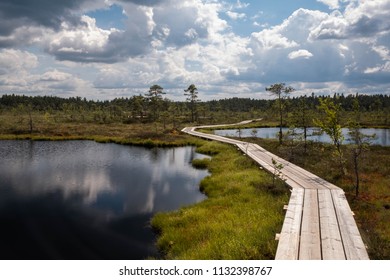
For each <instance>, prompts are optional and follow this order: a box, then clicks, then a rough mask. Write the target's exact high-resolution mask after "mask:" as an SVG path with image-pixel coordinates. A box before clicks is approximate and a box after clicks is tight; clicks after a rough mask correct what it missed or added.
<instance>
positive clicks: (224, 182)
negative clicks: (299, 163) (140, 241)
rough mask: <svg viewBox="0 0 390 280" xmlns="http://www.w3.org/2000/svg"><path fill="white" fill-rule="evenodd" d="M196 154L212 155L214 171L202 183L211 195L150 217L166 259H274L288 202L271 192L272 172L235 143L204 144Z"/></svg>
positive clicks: (208, 194) (205, 190)
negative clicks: (189, 204) (239, 148)
mask: <svg viewBox="0 0 390 280" xmlns="http://www.w3.org/2000/svg"><path fill="white" fill-rule="evenodd" d="M198 152H201V153H205V154H208V155H213V157H212V159H211V160H210V161H209V162H208V169H209V171H210V172H211V175H210V176H208V177H206V178H205V179H204V180H203V181H202V182H201V186H200V188H201V190H202V191H203V192H204V193H205V194H206V195H207V196H208V198H207V199H206V200H205V201H203V202H201V203H198V204H195V205H192V206H189V207H185V208H183V209H180V210H178V211H174V212H169V213H159V214H157V215H156V216H155V217H154V218H153V220H152V226H153V228H154V229H155V230H156V231H157V232H158V241H157V246H158V249H159V250H160V251H161V252H162V254H163V257H164V258H166V259H273V258H274V255H275V252H276V248H277V241H275V234H276V233H278V232H279V231H280V229H281V226H282V223H283V219H284V214H285V213H284V211H283V205H284V204H286V203H287V202H288V198H289V194H288V193H289V192H288V189H287V187H285V188H284V191H283V192H277V193H272V192H269V191H268V190H269V188H268V187H269V184H270V181H271V178H270V176H271V175H270V174H268V173H266V172H265V171H261V170H260V169H259V167H258V166H257V165H256V164H255V163H253V161H252V160H251V159H249V158H247V157H246V156H244V155H242V153H240V152H238V151H237V150H236V149H235V148H234V147H232V146H229V145H226V144H221V143H216V142H204V144H203V145H201V146H200V147H199V148H198Z"/></svg>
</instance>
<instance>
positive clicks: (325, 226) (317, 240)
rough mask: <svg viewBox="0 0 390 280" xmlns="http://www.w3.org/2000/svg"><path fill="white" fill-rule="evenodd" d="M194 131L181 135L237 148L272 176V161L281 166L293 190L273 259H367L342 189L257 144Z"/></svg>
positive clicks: (187, 129)
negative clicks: (189, 135) (188, 135)
mask: <svg viewBox="0 0 390 280" xmlns="http://www.w3.org/2000/svg"><path fill="white" fill-rule="evenodd" d="M204 127H217V126H204ZM198 128H200V127H198ZM195 129H196V128H195V127H188V128H184V129H183V132H186V133H188V134H191V135H194V136H198V137H202V138H205V139H210V140H216V141H220V142H224V143H229V144H233V145H236V146H237V147H238V148H239V149H241V150H242V151H243V152H244V153H246V154H248V156H250V157H251V158H252V159H254V160H255V161H256V162H257V163H259V164H260V165H261V166H262V167H263V168H264V169H266V170H268V171H269V172H271V173H273V172H274V166H273V164H272V159H275V160H276V161H277V162H278V163H281V164H283V169H282V170H281V172H282V173H283V178H284V179H285V181H286V183H287V184H288V185H289V186H290V187H292V194H291V197H290V202H289V204H288V207H287V211H286V216H285V219H284V223H283V227H282V232H281V233H280V236H279V245H278V249H277V252H276V259H289V260H292V259H321V258H323V259H331V260H334V259H364V260H365V259H369V258H368V254H367V251H366V248H365V246H364V243H363V241H362V239H361V236H360V233H359V231H358V228H357V226H356V223H355V220H354V218H353V215H352V212H351V209H350V207H349V205H348V202H347V200H346V198H345V195H344V192H343V191H342V189H340V188H339V187H337V186H335V185H333V184H331V183H329V182H327V181H326V180H324V179H322V178H320V177H318V176H316V175H314V174H312V173H310V172H308V171H306V170H304V169H302V168H300V167H298V166H296V165H294V164H292V163H290V162H288V161H286V160H284V159H281V158H279V157H278V156H276V155H274V154H272V153H270V152H268V151H266V150H265V149H263V148H262V147H260V146H258V145H256V144H251V143H248V142H243V141H239V140H235V139H229V138H226V137H222V136H217V135H212V134H206V133H200V132H197V131H195Z"/></svg>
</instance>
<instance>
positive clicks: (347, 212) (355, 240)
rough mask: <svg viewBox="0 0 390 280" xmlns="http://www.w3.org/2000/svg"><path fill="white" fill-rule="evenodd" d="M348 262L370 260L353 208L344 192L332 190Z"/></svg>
mask: <svg viewBox="0 0 390 280" xmlns="http://www.w3.org/2000/svg"><path fill="white" fill-rule="evenodd" d="M331 192H332V197H333V202H334V207H335V210H336V214H337V219H338V222H339V228H340V233H341V238H342V241H343V246H344V251H345V255H346V258H347V260H368V259H369V257H368V254H367V250H366V247H365V245H364V243H363V240H362V238H361V236H360V233H359V230H358V228H357V225H356V222H355V219H354V218H353V216H352V211H351V208H350V207H349V204H348V201H347V199H346V197H345V194H344V191H342V190H331Z"/></svg>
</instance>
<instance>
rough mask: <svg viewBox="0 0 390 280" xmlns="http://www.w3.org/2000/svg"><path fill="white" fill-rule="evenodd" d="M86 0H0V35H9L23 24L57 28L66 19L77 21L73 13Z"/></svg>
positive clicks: (70, 21)
mask: <svg viewBox="0 0 390 280" xmlns="http://www.w3.org/2000/svg"><path fill="white" fill-rule="evenodd" d="M86 1H87V0H66V1H54V0H34V1H31V0H1V1H0V35H1V36H9V35H11V34H12V33H13V32H14V31H15V30H16V29H17V28H20V27H23V26H44V27H48V28H52V29H58V28H59V27H60V26H61V23H62V22H64V21H66V22H69V23H72V24H77V23H78V22H79V20H78V19H79V16H78V15H76V14H75V13H74V11H76V10H77V9H79V8H80V5H82V4H83V3H85V2H86Z"/></svg>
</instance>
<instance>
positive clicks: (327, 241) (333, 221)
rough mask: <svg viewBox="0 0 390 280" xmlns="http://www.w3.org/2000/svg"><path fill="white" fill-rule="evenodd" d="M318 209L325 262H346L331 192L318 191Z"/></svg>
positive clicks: (325, 190)
mask: <svg viewBox="0 0 390 280" xmlns="http://www.w3.org/2000/svg"><path fill="white" fill-rule="evenodd" d="M318 207H319V211H320V229H321V246H322V258H323V259H324V260H345V253H344V247H343V243H342V240H341V235H340V229H339V224H338V221H337V216H336V212H335V208H334V206H333V199H332V194H331V191H330V190H328V189H322V190H318Z"/></svg>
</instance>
